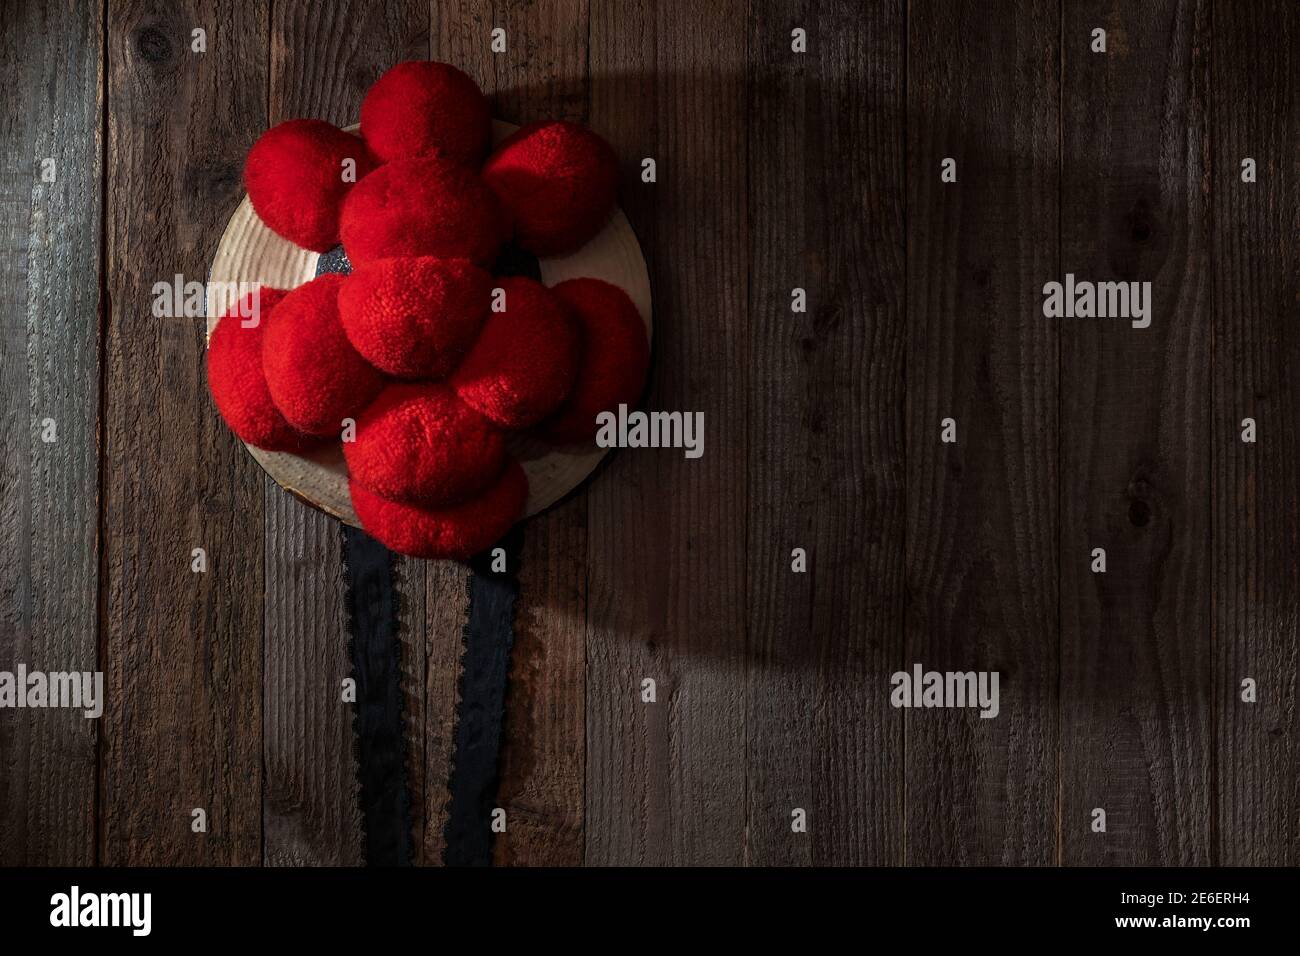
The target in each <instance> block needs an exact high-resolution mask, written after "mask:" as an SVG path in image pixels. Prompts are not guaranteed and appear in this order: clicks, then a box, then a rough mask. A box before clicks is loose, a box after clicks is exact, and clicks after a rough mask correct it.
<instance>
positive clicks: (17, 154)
mask: <svg viewBox="0 0 1300 956" xmlns="http://www.w3.org/2000/svg"><path fill="white" fill-rule="evenodd" d="M102 45H103V10H102V8H101V6H100V5H99V4H92V3H75V2H63V3H39V2H21V3H14V4H6V5H5V6H4V9H3V10H2V11H0V83H2V84H3V88H4V91H5V93H4V104H3V106H0V123H2V124H3V126H0V168H3V169H4V171H5V172H4V176H3V177H0V670H5V671H11V672H12V671H13V670H15V668H16V667H17V665H18V664H25V665H26V666H27V667H28V668H29V669H30V670H34V671H43V672H47V673H48V672H58V671H64V672H66V671H94V670H97V663H96V660H97V625H98V618H99V614H98V605H97V594H98V561H97V558H96V553H95V543H96V534H97V524H98V520H99V442H98V438H99V435H98V416H99V342H100V337H99V336H100V322H99V309H100V308H101V306H102V303H101V302H100V287H99V262H100V252H101V248H100V239H101V233H102V222H101V218H100V217H101V208H100V197H101V191H102V187H103V179H102V173H103V163H102V155H103V139H102V136H103V124H102V110H101V98H100V97H101V89H102V86H101V84H102V80H103V73H102V62H101V50H102ZM47 162H49V163H52V164H53V166H52V167H47V166H46V165H45V164H46V163H47ZM47 173H48V174H50V175H52V177H53V178H52V179H50V178H49V176H47V175H46V174H47ZM47 422H49V423H51V424H50V425H49V428H52V429H53V431H47V430H46V429H47V426H46V423H47ZM47 437H48V438H50V439H51V440H49V441H46V440H44V439H45V438H47ZM97 733H98V722H97V721H95V720H88V719H87V718H86V717H85V716H83V713H82V712H81V711H73V710H54V709H49V710H5V711H3V712H0V866H15V865H46V866H48V865H65V866H70V865H81V866H84V865H87V864H90V863H93V862H94V857H95V779H96V774H95V759H96V738H97Z"/></svg>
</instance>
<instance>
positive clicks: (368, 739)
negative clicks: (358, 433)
mask: <svg viewBox="0 0 1300 956" xmlns="http://www.w3.org/2000/svg"><path fill="white" fill-rule="evenodd" d="M393 558H394V555H393V553H392V552H391V551H389V550H388V549H387V548H385V547H384V546H383V545H382V544H380V543H379V542H377V541H375V540H374V539H373V538H371V537H370V536H369V535H367V534H366V533H365V532H364V531H361V530H359V529H357V528H353V527H350V526H348V525H344V526H343V565H344V580H345V582H346V586H347V594H346V599H345V600H346V606H347V612H348V625H349V635H348V638H349V639H348V653H349V656H350V657H351V659H352V676H353V678H354V679H355V680H356V682H357V688H356V691H357V702H356V711H355V716H354V719H353V730H354V740H355V742H356V748H357V776H358V777H359V778H360V783H361V818H362V823H363V825H364V828H365V860H366V865H367V866H409V865H410V864H411V854H412V841H411V796H410V792H409V790H408V789H407V780H406V734H405V728H404V726H403V719H402V709H403V703H404V700H403V695H402V685H401V642H400V641H399V640H398V634H397V629H398V620H399V618H398V612H399V607H398V601H399V597H398V594H397V588H396V586H395V584H394V575H393Z"/></svg>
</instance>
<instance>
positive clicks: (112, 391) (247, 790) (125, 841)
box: [100, 0, 267, 865]
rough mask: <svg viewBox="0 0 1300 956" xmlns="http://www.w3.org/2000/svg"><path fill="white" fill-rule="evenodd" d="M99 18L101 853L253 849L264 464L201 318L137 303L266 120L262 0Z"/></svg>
mask: <svg viewBox="0 0 1300 956" xmlns="http://www.w3.org/2000/svg"><path fill="white" fill-rule="evenodd" d="M200 28H201V29H203V30H205V31H206V37H207V52H206V53H198V52H194V51H193V50H192V49H191V41H192V32H191V31H193V30H195V29H200ZM108 34H109V36H108V65H109V73H108V105H109V108H108V129H109V146H108V163H107V165H108V170H107V179H108V209H107V210H106V213H107V221H108V228H107V243H108V247H107V258H106V262H107V269H108V276H107V281H108V289H109V295H110V312H109V316H108V329H107V342H106V348H105V362H106V364H105V368H104V375H105V383H104V410H105V411H104V417H105V421H104V441H105V450H104V459H103V461H104V464H103V467H104V535H103V542H102V547H103V558H102V564H101V568H102V572H101V573H102V574H103V576H104V580H103V584H102V587H103V594H104V609H103V627H104V634H103V652H104V658H105V660H104V668H105V670H106V675H105V682H106V685H107V694H108V707H107V710H106V712H105V716H104V727H103V730H102V732H103V735H104V742H105V746H104V750H103V757H102V761H101V766H100V794H101V801H102V803H101V829H100V839H101V846H100V850H101V859H102V860H103V861H104V862H106V863H110V864H162V863H166V864H169V865H178V864H179V865H184V864H198V863H209V864H244V865H248V864H255V863H258V862H260V861H261V859H262V852H261V818H262V806H261V793H262V774H261V753H262V706H261V705H262V687H261V681H262V664H261V660H262V591H263V580H264V579H263V574H262V555H263V548H262V533H263V516H262V473H261V471H260V469H259V468H258V467H257V465H256V464H255V463H254V462H253V460H252V459H251V458H250V457H249V456H248V454H247V452H245V451H244V449H243V447H242V446H240V444H239V443H238V442H237V441H236V440H235V438H234V437H233V436H232V435H231V434H230V433H229V432H228V431H227V430H226V428H225V426H224V425H223V424H222V423H221V421H220V419H219V418H218V416H217V415H216V413H215V412H214V411H213V408H212V405H211V401H210V399H209V397H208V395H207V393H206V382H205V380H204V370H203V368H204V362H203V359H204V320H203V317H202V316H201V315H199V316H194V317H187V318H155V317H154V316H153V315H152V312H151V306H152V304H153V293H152V290H153V286H154V283H156V282H171V281H172V277H173V276H174V275H177V274H180V275H182V276H183V277H184V279H185V281H193V282H202V281H203V280H204V278H205V276H206V270H207V261H208V257H209V256H210V255H211V252H212V249H213V248H214V246H215V244H216V242H217V239H218V237H219V236H220V234H221V229H222V227H223V226H224V225H225V222H226V219H227V217H228V216H229V215H230V212H231V210H232V209H233V208H234V206H235V204H236V203H237V202H238V201H239V198H240V195H241V193H242V187H241V184H240V169H241V166H242V163H243V157H244V151H245V150H246V149H247V148H248V146H249V144H251V143H252V141H253V139H254V138H255V137H256V136H257V135H258V133H260V132H261V131H262V130H263V129H265V127H266V92H267V83H266V62H267V21H266V15H265V7H264V6H263V5H261V4H258V3H251V2H249V3H214V2H211V0H200V2H192V3H189V2H184V3H183V2H151V3H140V2H126V3H121V4H114V5H113V6H112V8H111V9H110V11H109V30H108ZM194 548H203V549H204V550H205V552H206V556H207V571H206V572H205V573H195V572H194V571H191V552H192V549H194ZM195 808H202V809H203V810H204V811H205V813H206V818H207V832H205V833H204V832H200V833H196V832H194V830H193V829H192V827H191V821H192V816H191V812H192V810H193V809H195Z"/></svg>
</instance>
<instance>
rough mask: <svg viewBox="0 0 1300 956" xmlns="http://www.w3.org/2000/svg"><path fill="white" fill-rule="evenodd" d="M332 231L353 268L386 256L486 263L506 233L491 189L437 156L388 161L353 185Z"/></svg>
mask: <svg viewBox="0 0 1300 956" xmlns="http://www.w3.org/2000/svg"><path fill="white" fill-rule="evenodd" d="M339 231H340V233H341V235H342V238H343V248H344V250H345V251H346V252H347V254H348V258H349V259H350V260H351V261H352V264H353V265H359V264H361V263H363V262H369V261H371V260H372V259H384V258H388V257H390V256H437V257H439V258H442V259H472V260H474V261H475V262H479V263H484V264H486V263H490V262H491V261H492V260H493V259H494V258H495V257H496V254H497V252H498V250H499V249H500V248H501V244H502V243H503V242H504V241H505V232H506V230H505V225H504V221H503V217H502V214H501V207H500V205H499V204H498V203H497V201H496V197H495V196H494V195H493V194H492V190H490V189H488V188H487V187H486V186H485V185H483V181H482V180H481V179H479V177H478V175H477V174H475V173H474V172H473V171H472V170H469V169H465V168H464V167H462V166H454V165H452V164H450V163H448V162H446V161H445V160H441V159H438V158H436V157H430V158H421V159H398V160H394V161H393V162H391V163H388V164H387V165H384V166H380V167H379V168H378V169H376V170H375V171H374V172H373V173H371V174H370V175H369V176H367V177H366V178H365V179H363V180H361V182H359V183H357V185H356V188H355V189H353V190H352V192H351V193H349V194H348V198H347V200H346V201H344V203H343V217H342V219H341V220H340V223H339Z"/></svg>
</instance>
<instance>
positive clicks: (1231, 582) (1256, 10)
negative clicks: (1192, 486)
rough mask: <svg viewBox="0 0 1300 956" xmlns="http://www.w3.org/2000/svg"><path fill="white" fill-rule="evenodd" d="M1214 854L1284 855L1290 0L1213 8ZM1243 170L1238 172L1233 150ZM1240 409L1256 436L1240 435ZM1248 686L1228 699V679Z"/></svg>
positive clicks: (1293, 526)
mask: <svg viewBox="0 0 1300 956" xmlns="http://www.w3.org/2000/svg"><path fill="white" fill-rule="evenodd" d="M1212 32H1213V37H1214V41H1213V44H1214V50H1213V57H1212V61H1213V62H1212V67H1211V69H1212V77H1211V82H1210V92H1211V98H1212V110H1213V116H1212V119H1211V123H1210V126H1211V129H1212V130H1213V139H1214V159H1213V162H1212V163H1211V168H1212V169H1213V171H1214V188H1213V192H1212V195H1213V201H1214V216H1213V220H1214V234H1213V243H1214V246H1213V262H1214V278H1213V287H1214V399H1215V404H1214V410H1213V411H1214V425H1213V435H1214V441H1213V457H1214V476H1213V481H1214V524H1213V539H1214V561H1215V567H1214V578H1213V587H1212V589H1211V593H1212V595H1213V597H1212V603H1213V606H1214V632H1215V633H1214V648H1215V652H1214V653H1215V657H1214V699H1215V702H1216V720H1215V725H1214V732H1215V742H1216V743H1215V746H1216V748H1217V750H1216V754H1217V767H1216V769H1217V773H1216V787H1217V794H1218V807H1217V819H1216V824H1217V827H1216V829H1217V833H1218V840H1217V846H1216V851H1217V859H1216V861H1215V862H1218V863H1222V864H1224V865H1228V866H1261V865H1283V866H1284V865H1290V866H1295V865H1297V864H1300V708H1298V707H1297V700H1296V697H1297V694H1298V693H1300V634H1298V633H1297V622H1296V608H1297V607H1298V606H1300V546H1298V545H1297V542H1298V541H1300V500H1297V499H1298V497H1300V471H1298V470H1297V460H1298V459H1300V434H1298V432H1300V379H1298V378H1297V375H1298V374H1300V373H1298V372H1297V369H1300V332H1297V324H1298V323H1300V251H1298V249H1297V245H1296V236H1297V233H1300V156H1298V154H1297V152H1296V144H1297V142H1300V96H1298V95H1297V93H1296V77H1297V76H1300V53H1297V50H1300V6H1297V5H1296V4H1295V3H1293V2H1285V0H1284V2H1276V3H1262V4H1235V3H1234V4H1229V3H1223V2H1219V3H1216V4H1215V5H1214V10H1213V31H1212ZM1246 158H1251V159H1253V160H1254V161H1255V163H1256V167H1257V172H1256V177H1257V178H1256V181H1255V182H1253V183H1245V182H1243V181H1242V178H1241V177H1242V161H1243V160H1244V159H1246ZM1245 418H1253V419H1254V420H1255V422H1256V428H1257V439H1256V442H1255V443H1254V444H1246V443H1245V442H1243V441H1242V420H1243V419H1245ZM1246 678H1250V679H1252V680H1254V681H1255V683H1256V685H1257V695H1258V696H1257V700H1256V702H1254V703H1247V702H1245V701H1243V700H1242V690H1243V688H1242V681H1243V680H1245V679H1246Z"/></svg>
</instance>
